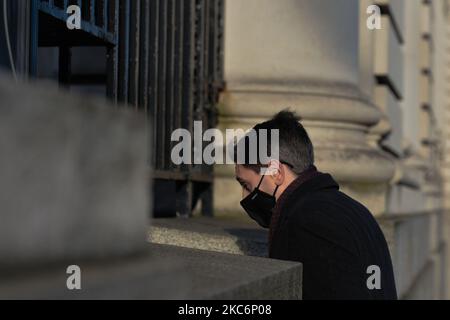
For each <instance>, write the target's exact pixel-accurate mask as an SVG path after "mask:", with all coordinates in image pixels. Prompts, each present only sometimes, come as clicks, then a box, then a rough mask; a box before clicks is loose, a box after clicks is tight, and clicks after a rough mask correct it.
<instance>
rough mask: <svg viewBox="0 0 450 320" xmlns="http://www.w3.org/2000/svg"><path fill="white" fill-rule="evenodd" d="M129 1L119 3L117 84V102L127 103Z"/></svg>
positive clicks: (121, 0)
mask: <svg viewBox="0 0 450 320" xmlns="http://www.w3.org/2000/svg"><path fill="white" fill-rule="evenodd" d="M130 1H134V0H120V2H119V5H120V6H119V14H120V19H119V39H118V40H119V41H118V45H119V75H118V77H119V84H118V88H117V96H118V101H120V102H122V103H127V102H128V78H129V69H128V68H129V47H130Z"/></svg>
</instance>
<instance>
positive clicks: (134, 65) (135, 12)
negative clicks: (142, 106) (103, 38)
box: [128, 0, 141, 107]
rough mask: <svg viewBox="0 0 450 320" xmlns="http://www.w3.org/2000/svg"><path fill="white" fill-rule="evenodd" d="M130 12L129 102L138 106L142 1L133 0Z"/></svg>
mask: <svg viewBox="0 0 450 320" xmlns="http://www.w3.org/2000/svg"><path fill="white" fill-rule="evenodd" d="M130 4H131V14H130V70H129V72H130V83H129V92H128V94H129V103H130V104H131V105H133V106H135V107H137V105H138V103H139V100H138V99H139V46H140V19H141V13H140V12H141V1H140V0H131V3H130Z"/></svg>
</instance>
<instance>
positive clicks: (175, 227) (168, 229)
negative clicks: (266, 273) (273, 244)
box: [148, 218, 268, 257]
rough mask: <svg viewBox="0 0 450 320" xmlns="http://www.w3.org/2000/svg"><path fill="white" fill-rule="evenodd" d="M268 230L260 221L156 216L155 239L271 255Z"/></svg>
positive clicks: (152, 229)
mask: <svg viewBox="0 0 450 320" xmlns="http://www.w3.org/2000/svg"><path fill="white" fill-rule="evenodd" d="M267 238H268V233H267V230H264V229H262V228H259V227H258V226H257V225H256V224H253V223H250V224H249V223H246V222H240V221H229V220H220V219H212V218H192V219H155V220H153V222H152V226H151V227H150V232H149V237H148V240H149V241H150V242H151V243H158V244H167V245H174V246H180V247H185V248H195V249H201V250H209V251H216V252H226V253H232V254H240V255H249V256H259V257H266V256H267V252H268V250H267Z"/></svg>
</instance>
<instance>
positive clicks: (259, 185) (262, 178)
mask: <svg viewBox="0 0 450 320" xmlns="http://www.w3.org/2000/svg"><path fill="white" fill-rule="evenodd" d="M263 180H264V175H263V176H262V177H261V180H259V184H258V186H257V187H256V189H255V190H259V187H261V183H262V182H263Z"/></svg>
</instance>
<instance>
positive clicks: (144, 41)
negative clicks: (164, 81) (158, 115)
mask: <svg viewBox="0 0 450 320" xmlns="http://www.w3.org/2000/svg"><path fill="white" fill-rule="evenodd" d="M149 14H150V3H149V0H141V21H140V25H141V27H140V30H141V31H140V45H139V48H140V53H139V64H140V66H139V104H138V108H140V109H143V110H144V111H145V112H147V108H148V105H147V104H148V103H147V102H148V60H149V32H150V21H149V20H150V19H149Z"/></svg>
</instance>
